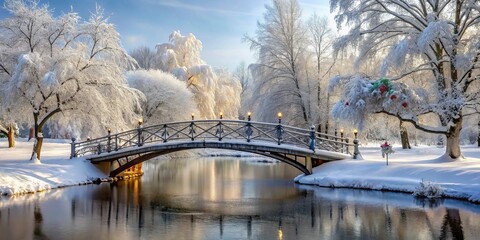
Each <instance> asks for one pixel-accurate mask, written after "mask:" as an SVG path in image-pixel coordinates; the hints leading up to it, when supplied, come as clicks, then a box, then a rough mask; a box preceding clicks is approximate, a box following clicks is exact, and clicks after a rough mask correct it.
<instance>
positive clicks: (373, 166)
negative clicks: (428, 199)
mask: <svg viewBox="0 0 480 240" xmlns="http://www.w3.org/2000/svg"><path fill="white" fill-rule="evenodd" d="M394 150H395V153H393V154H391V155H390V156H389V165H388V166H387V165H386V160H385V159H383V158H382V156H381V152H380V147H379V146H366V147H362V148H360V152H361V154H362V158H363V159H361V160H354V159H349V160H343V161H337V162H331V163H326V164H324V165H321V166H319V167H317V168H315V169H314V174H312V175H309V176H304V175H301V176H298V177H297V178H296V179H295V180H296V181H297V182H298V183H301V184H309V185H317V186H321V187H348V188H362V189H373V190H391V191H401V192H409V193H412V192H414V191H415V189H416V188H418V187H419V186H420V182H422V181H424V182H431V183H433V185H436V186H439V187H440V188H442V189H443V195H444V196H448V197H454V198H461V199H466V200H469V201H472V202H480V148H478V147H476V146H463V147H462V152H463V154H464V156H465V158H464V159H461V160H458V161H447V160H444V158H442V154H443V152H444V151H445V150H444V149H443V148H438V147H436V146H433V147H427V146H420V147H413V148H412V149H410V150H403V149H401V148H399V147H398V146H394Z"/></svg>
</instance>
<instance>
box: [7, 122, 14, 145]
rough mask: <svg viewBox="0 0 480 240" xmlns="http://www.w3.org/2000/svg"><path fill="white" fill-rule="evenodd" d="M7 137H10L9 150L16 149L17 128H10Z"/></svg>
mask: <svg viewBox="0 0 480 240" xmlns="http://www.w3.org/2000/svg"><path fill="white" fill-rule="evenodd" d="M7 137H8V147H9V148H13V147H15V128H14V127H13V125H11V126H10V127H8V134H7Z"/></svg>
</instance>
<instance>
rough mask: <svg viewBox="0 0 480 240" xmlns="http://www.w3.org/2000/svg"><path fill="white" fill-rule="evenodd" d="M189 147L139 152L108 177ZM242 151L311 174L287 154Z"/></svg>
mask: <svg viewBox="0 0 480 240" xmlns="http://www.w3.org/2000/svg"><path fill="white" fill-rule="evenodd" d="M190 149H198V148H190ZM190 149H188V148H185V149H169V150H160V151H156V152H148V153H145V154H139V155H137V156H136V157H135V158H132V159H130V160H128V161H126V163H124V164H122V165H120V166H119V167H117V168H115V169H113V170H112V171H111V172H110V174H109V175H110V177H115V176H117V175H118V174H120V173H122V172H123V171H125V170H127V169H129V168H130V167H133V166H135V165H137V164H139V163H143V162H145V161H148V160H151V159H153V158H156V157H158V156H162V155H166V154H169V153H174V152H179V151H185V150H190ZM218 149H220V148H218ZM221 149H225V148H221ZM229 150H233V149H229ZM243 152H250V153H254V154H258V155H261V156H265V157H268V158H272V159H275V160H278V161H280V162H283V163H286V164H288V165H290V166H292V167H294V168H296V169H298V170H299V171H301V172H302V173H304V174H306V175H309V174H311V170H309V169H307V168H306V167H305V165H302V163H300V162H298V161H295V159H294V158H290V157H288V156H287V155H282V154H278V153H269V152H262V151H243ZM305 161H307V158H305Z"/></svg>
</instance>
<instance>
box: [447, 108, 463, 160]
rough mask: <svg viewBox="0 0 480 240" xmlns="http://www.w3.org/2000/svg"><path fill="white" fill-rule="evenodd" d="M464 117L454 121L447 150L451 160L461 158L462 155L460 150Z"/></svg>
mask: <svg viewBox="0 0 480 240" xmlns="http://www.w3.org/2000/svg"><path fill="white" fill-rule="evenodd" d="M462 122H463V117H462V116H460V117H459V118H458V119H453V124H452V126H451V127H450V129H449V131H448V133H447V134H446V137H447V149H446V153H447V154H448V156H450V157H451V158H459V157H460V156H461V155H462V152H461V150H460V131H461V130H462Z"/></svg>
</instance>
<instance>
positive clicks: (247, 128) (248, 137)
mask: <svg viewBox="0 0 480 240" xmlns="http://www.w3.org/2000/svg"><path fill="white" fill-rule="evenodd" d="M249 118H250V116H249ZM245 133H246V134H247V142H250V141H251V138H252V134H253V130H252V124H251V123H250V122H247V127H246V129H245Z"/></svg>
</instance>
